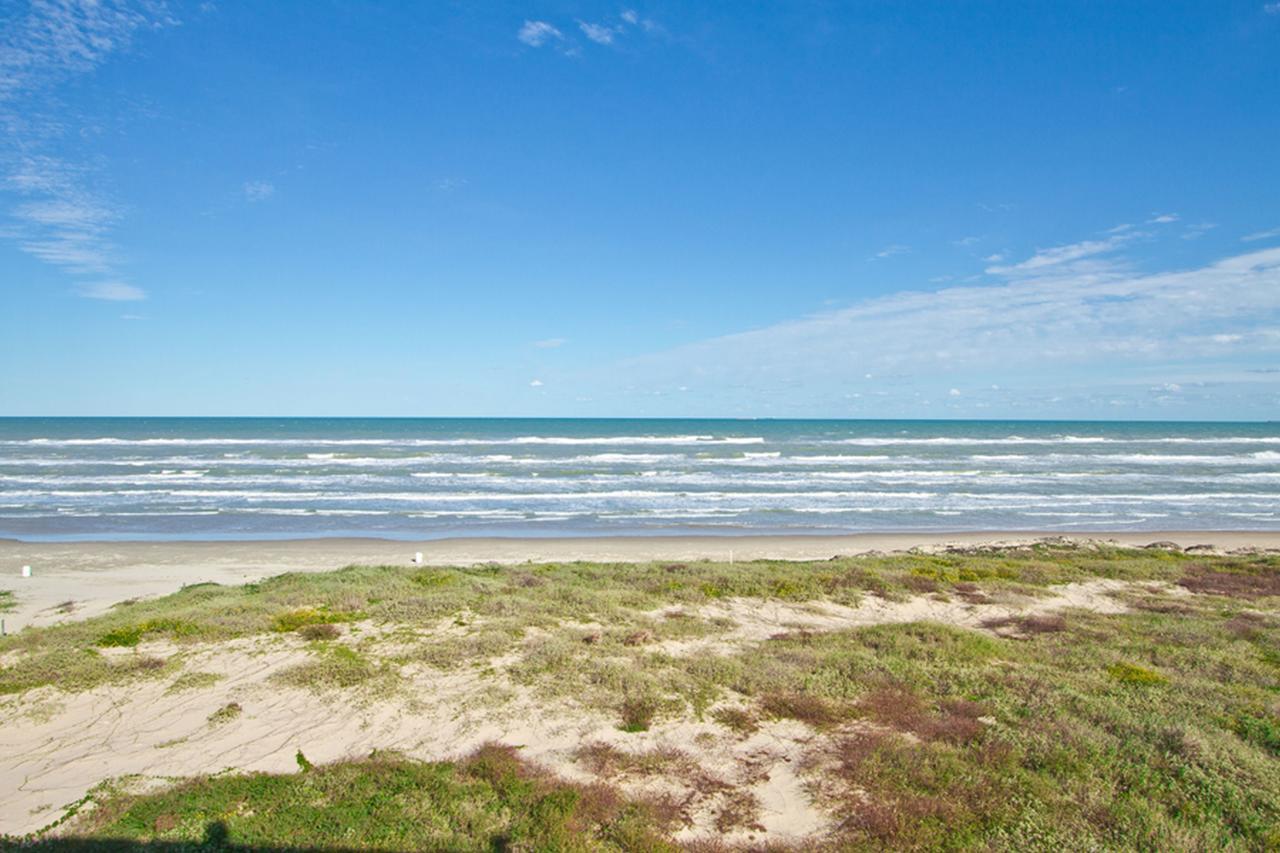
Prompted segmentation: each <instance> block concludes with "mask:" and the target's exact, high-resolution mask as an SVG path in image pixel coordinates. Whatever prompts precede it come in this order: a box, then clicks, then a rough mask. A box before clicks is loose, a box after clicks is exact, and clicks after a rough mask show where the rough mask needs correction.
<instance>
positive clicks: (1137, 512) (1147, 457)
mask: <svg viewBox="0 0 1280 853" xmlns="http://www.w3.org/2000/svg"><path fill="white" fill-rule="evenodd" d="M1193 528H1194V529H1216V530H1277V529H1280V424H1213V423H1190V424H1189V423H1142V424H1134V423H1098V422H1089V423H1067V422H1057V423H1054V422H1009V421H1005V422H998V421H986V422H978V421H969V422H955V421H947V422H944V421H934V422H929V421H736V420H735V421H710V420H541V419H537V420H525V419H422V420H402V419H256V418H162V419H132V418H122V419H116V418H3V419H0V537H16V538H23V539H110V538H118V539H176V538H223V537H225V538H255V537H261V538H270V537H298V536H337V535H364V536H390V537H413V538H430V537H440V536H467V535H476V536H480V535H486V536H492V535H522V536H528V535H587V534H594V535H601V534H611V533H616V534H622V533H626V534H643V533H680V532H688V533H715V532H723V533H743V532H756V533H805V532H813V533H817V532H865V531H940V530H948V531H961V530H1063V531H1071V530H1143V529H1146V530H1156V529H1163V530H1176V529H1193Z"/></svg>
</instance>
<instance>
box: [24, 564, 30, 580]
mask: <svg viewBox="0 0 1280 853" xmlns="http://www.w3.org/2000/svg"><path fill="white" fill-rule="evenodd" d="M22 576H23V577H24V578H29V577H31V567H30V566H23V567H22Z"/></svg>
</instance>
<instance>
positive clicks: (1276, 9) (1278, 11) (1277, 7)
mask: <svg viewBox="0 0 1280 853" xmlns="http://www.w3.org/2000/svg"><path fill="white" fill-rule="evenodd" d="M1262 11H1263V12H1265V13H1267V14H1268V15H1280V3H1266V4H1263V6H1262Z"/></svg>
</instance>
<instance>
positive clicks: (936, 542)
mask: <svg viewBox="0 0 1280 853" xmlns="http://www.w3.org/2000/svg"><path fill="white" fill-rule="evenodd" d="M1043 539H1056V540H1067V541H1072V542H1091V541H1100V542H1112V543H1115V544H1118V545H1123V546H1129V547H1142V546H1146V545H1150V544H1152V543H1155V542H1169V543H1173V544H1175V545H1176V546H1178V547H1180V548H1190V547H1193V546H1200V547H1202V548H1206V550H1209V549H1211V550H1214V551H1235V550H1280V531H1236V530H1231V531H1213V530H1200V531H1080V532H1075V533H1069V534H1064V533H1061V532H1056V531H1022V530H1020V531H975V532H958V533H853V534H840V535H824V534H811V535H732V536H722V535H716V536H698V535H688V536H606V537H547V538H541V537H539V538H496V537H493V538H491V537H485V538H480V537H477V538H468V537H459V538H452V539H433V540H427V541H412V540H399V539H379V538H374V537H369V538H334V539H288V540H189V541H137V540H134V541H78V542H27V541H22V540H15V539H0V590H7V591H10V592H12V593H13V595H14V599H15V600H14V606H13V608H12V609H11V610H9V611H8V612H7V613H3V614H0V618H3V619H4V622H5V630H6V632H8V633H13V632H16V631H18V630H21V629H22V628H24V627H27V626H29V625H33V626H43V625H51V624H56V623H58V622H63V621H68V620H73V619H83V618H87V617H90V616H94V615H97V614H99V613H102V612H104V611H106V610H108V609H110V608H111V607H112V606H113V605H115V604H117V603H119V602H121V601H125V600H128V599H134V598H150V597H155V596H161V595H167V594H169V593H171V592H175V591H177V590H178V589H181V588H182V587H183V586H188V585H192V584H198V583H217V584H222V585H236V584H244V583H250V582H253V581H257V580H261V579H263V578H266V577H270V576H273V575H278V574H283V573H286V572H323V571H332V570H335V569H340V568H342V567H344V566H348V565H353V564H375V565H404V566H408V565H412V564H413V556H414V554H415V553H416V552H421V553H422V555H423V565H474V564H477V563H491V562H492V563H504V564H516V563H523V562H566V561H577V560H583V561H592V562H616V563H634V562H647V561H650V560H700V559H710V560H722V561H728V560H731V559H732V560H756V559H770V560H826V559H830V558H831V557H834V556H853V555H857V554H865V553H868V552H872V551H879V552H903V551H908V550H911V549H913V548H921V549H937V550H945V549H947V548H949V547H977V546H983V545H996V544H1025V543H1031V542H1035V541H1038V540H1043ZM24 565H29V566H31V568H32V577H30V578H23V577H22V576H21V574H20V570H21V567H22V566H24ZM67 603H70V606H69V607H68V606H66V605H67Z"/></svg>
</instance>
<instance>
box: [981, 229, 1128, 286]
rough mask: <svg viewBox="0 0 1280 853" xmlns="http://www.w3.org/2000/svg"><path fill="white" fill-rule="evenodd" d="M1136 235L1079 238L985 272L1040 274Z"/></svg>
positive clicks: (1108, 249)
mask: <svg viewBox="0 0 1280 853" xmlns="http://www.w3.org/2000/svg"><path fill="white" fill-rule="evenodd" d="M1137 236H1138V235H1137V234H1136V233H1135V232H1132V231H1123V232H1120V233H1118V234H1113V235H1112V236H1110V237H1107V238H1106V239H1103V240H1081V241H1080V242H1078V243H1069V244H1067V245H1065V246H1054V247H1052V248H1049V249H1039V250H1037V251H1036V253H1035V254H1034V255H1032V256H1031V257H1029V258H1027V259H1026V260H1025V261H1022V262H1020V263H1016V264H1012V265H1010V266H1003V267H988V268H987V272H989V273H991V274H993V275H1002V276H1021V275H1029V274H1041V273H1043V272H1045V271H1046V270H1048V269H1050V268H1056V267H1062V266H1064V265H1066V264H1069V263H1071V262H1073V261H1079V260H1082V259H1084V258H1092V257H1095V256H1098V255H1105V254H1109V253H1111V252H1114V251H1115V250H1117V249H1119V248H1120V247H1121V246H1123V245H1124V244H1125V243H1128V242H1129V241H1130V240H1133V239H1134V238H1135V237H1137Z"/></svg>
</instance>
